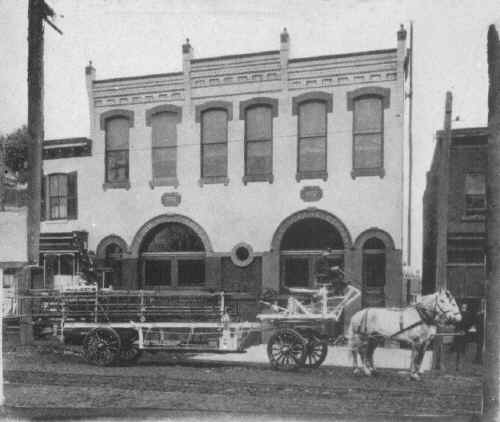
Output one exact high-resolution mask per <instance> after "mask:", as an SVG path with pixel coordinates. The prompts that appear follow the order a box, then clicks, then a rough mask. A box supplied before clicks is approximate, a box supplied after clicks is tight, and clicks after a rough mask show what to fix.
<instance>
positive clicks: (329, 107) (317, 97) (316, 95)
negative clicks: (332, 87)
mask: <svg viewBox="0 0 500 422" xmlns="http://www.w3.org/2000/svg"><path fill="white" fill-rule="evenodd" d="M307 101H322V102H324V103H325V104H326V112H327V113H331V112H332V111H333V95H332V94H330V93H328V92H323V91H313V92H306V93H304V94H300V95H297V96H295V97H293V98H292V115H294V116H296V115H297V113H298V110H299V105H300V104H301V103H305V102H307Z"/></svg>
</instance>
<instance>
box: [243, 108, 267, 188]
mask: <svg viewBox="0 0 500 422" xmlns="http://www.w3.org/2000/svg"><path fill="white" fill-rule="evenodd" d="M272 173H273V117H272V109H271V107H269V106H267V105H259V106H254V107H251V108H248V109H247V110H246V117H245V179H244V181H265V180H271V177H272Z"/></svg>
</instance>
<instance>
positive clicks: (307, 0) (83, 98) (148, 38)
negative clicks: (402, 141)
mask: <svg viewBox="0 0 500 422" xmlns="http://www.w3.org/2000/svg"><path fill="white" fill-rule="evenodd" d="M46 1H47V3H48V4H49V5H51V6H52V8H53V9H54V11H55V12H56V14H57V16H56V19H55V23H56V25H57V26H58V27H59V28H60V29H61V30H62V31H63V35H62V36H61V35H59V34H58V33H56V32H55V31H54V30H53V29H52V28H50V27H48V26H46V29H45V34H46V37H45V139H54V138H64V137H74V136H89V115H88V99H87V93H86V88H85V77H84V68H85V66H86V65H87V63H88V61H89V60H92V62H93V64H94V67H95V68H96V70H97V79H105V78H115V77H121V76H135V75H142V74H151V73H165V72H172V71H174V72H175V71H181V70H182V54H181V45H182V43H183V42H184V41H185V39H186V38H187V37H189V38H190V41H191V45H192V46H193V48H194V55H195V57H209V56H219V55H226V54H241V53H247V52H255V51H263V50H275V49H279V34H280V32H281V30H282V28H283V27H286V28H287V29H288V32H289V33H290V40H291V50H290V56H291V57H292V58H293V57H306V56H314V55H321V54H339V53H348V52H355V51H365V50H375V49H386V48H395V47H396V31H397V30H398V29H399V25H400V24H404V25H405V26H406V27H409V22H410V21H413V26H414V94H413V99H414V103H413V109H414V115H413V128H414V130H413V142H414V160H413V161H414V183H413V192H414V194H413V197H414V200H413V202H412V221H413V230H412V238H413V241H412V251H413V253H412V267H413V268H415V269H419V268H420V267H421V260H422V251H421V249H422V235H421V233H422V195H423V192H424V188H425V173H426V171H427V170H428V169H429V166H430V163H431V159H432V153H433V150H434V143H435V137H434V134H435V132H436V130H439V129H441V128H442V127H443V120H444V101H445V94H446V91H448V90H449V91H451V92H452V93H453V112H452V114H453V117H454V118H455V117H456V118H457V119H458V120H455V121H453V127H454V128H460V127H473V126H485V125H486V124H487V92H488V79H487V61H486V34H487V30H488V26H489V25H490V24H492V23H494V24H496V25H497V28H498V29H500V7H499V5H498V1H497V0H481V1H480V2H479V1H477V0H439V1H436V0H406V1H405V0H302V1H298V0H244V1H243V0H148V1H146V0H46ZM27 9H28V1H27V0H0V10H1V11H2V13H1V17H0V27H1V28H2V34H3V36H2V37H1V39H0V51H1V52H2V58H3V60H2V66H1V67H0V111H1V112H0V134H6V133H9V132H11V131H13V130H14V129H16V128H18V127H20V126H21V125H23V124H26V121H27V26H28V21H27ZM6 34H8V35H6Z"/></svg>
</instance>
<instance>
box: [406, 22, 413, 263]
mask: <svg viewBox="0 0 500 422" xmlns="http://www.w3.org/2000/svg"><path fill="white" fill-rule="evenodd" d="M408 74H409V79H410V88H409V92H408V99H409V105H408V216H407V218H408V256H407V259H406V260H407V264H408V266H410V265H411V242H412V239H411V209H412V208H411V203H412V189H413V186H412V185H413V138H412V136H413V130H412V123H413V21H412V22H410V54H409V57H408Z"/></svg>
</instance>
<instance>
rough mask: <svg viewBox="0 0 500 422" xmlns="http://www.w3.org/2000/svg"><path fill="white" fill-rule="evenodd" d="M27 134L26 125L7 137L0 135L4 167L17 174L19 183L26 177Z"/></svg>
mask: <svg viewBox="0 0 500 422" xmlns="http://www.w3.org/2000/svg"><path fill="white" fill-rule="evenodd" d="M28 145H29V134H28V128H27V127H26V125H23V126H22V127H20V128H19V129H16V130H15V131H13V132H12V133H9V134H7V135H0V148H2V150H3V155H4V157H5V158H4V160H5V165H6V166H7V167H8V168H9V169H10V170H12V171H14V172H18V173H19V182H21V183H23V182H25V181H26V177H27V167H28V166H27V164H28Z"/></svg>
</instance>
